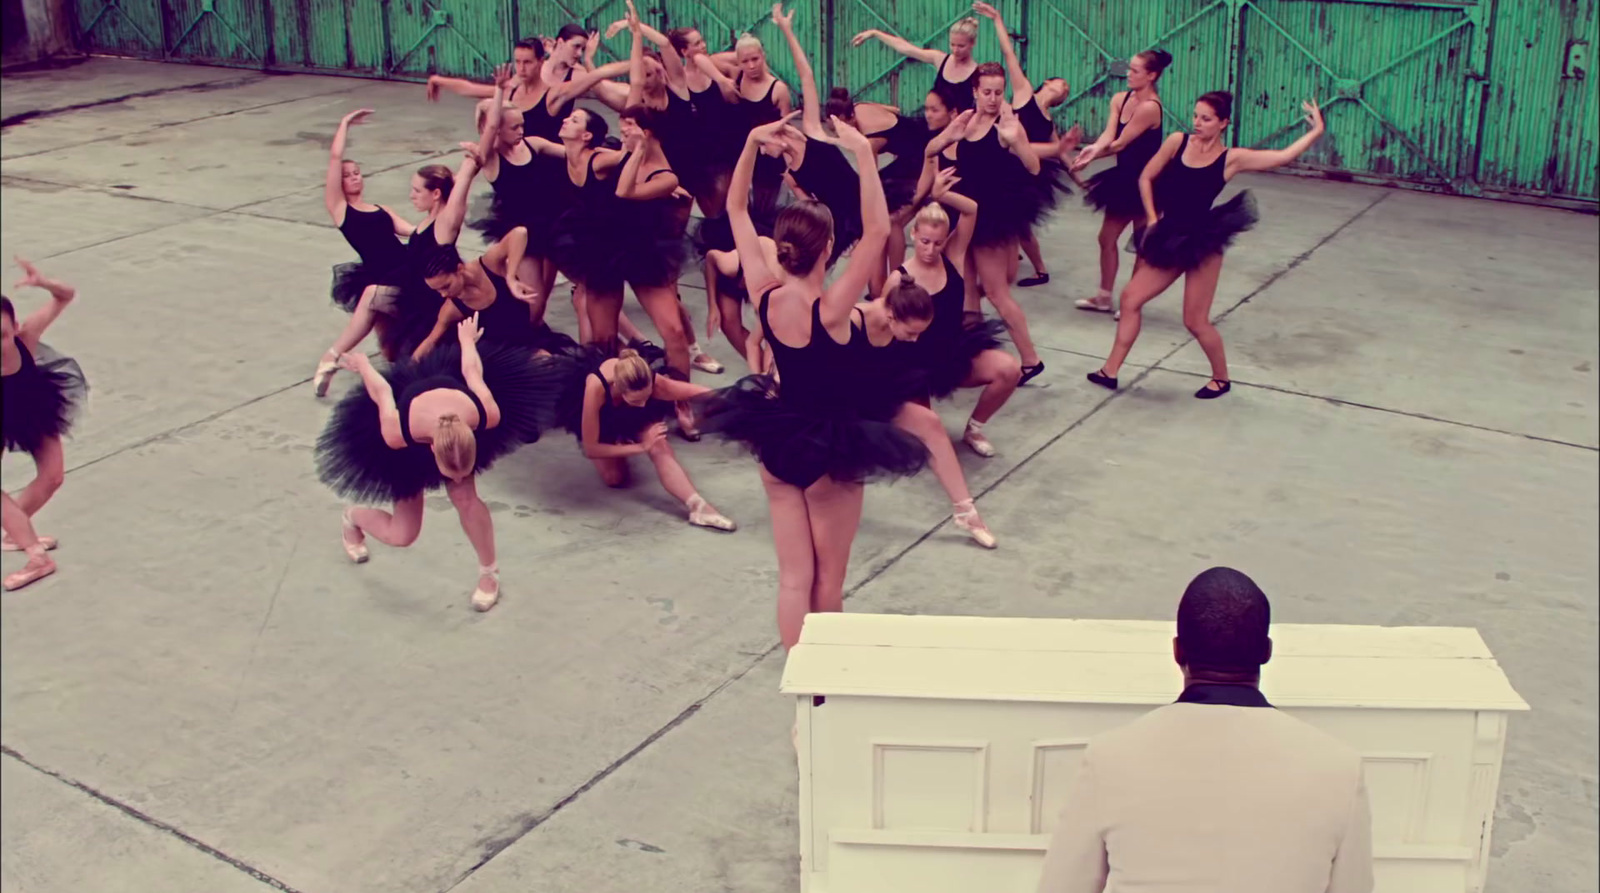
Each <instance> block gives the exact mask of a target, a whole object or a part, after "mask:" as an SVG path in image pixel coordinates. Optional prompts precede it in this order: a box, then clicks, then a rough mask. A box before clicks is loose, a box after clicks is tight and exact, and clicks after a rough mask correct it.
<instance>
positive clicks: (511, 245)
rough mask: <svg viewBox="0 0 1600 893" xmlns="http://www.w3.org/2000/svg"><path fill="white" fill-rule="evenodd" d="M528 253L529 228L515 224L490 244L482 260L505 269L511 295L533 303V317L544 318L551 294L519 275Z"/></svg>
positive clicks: (491, 265)
mask: <svg viewBox="0 0 1600 893" xmlns="http://www.w3.org/2000/svg"><path fill="white" fill-rule="evenodd" d="M527 253H528V229H527V227H523V226H514V227H512V228H511V231H510V232H508V233H506V234H505V235H504V236H502V237H501V239H500V241H498V242H496V243H494V244H493V245H490V246H489V250H488V251H485V252H484V253H483V257H482V258H481V260H482V261H483V264H484V265H485V266H487V267H491V268H494V269H500V270H504V271H505V272H504V273H501V274H500V275H501V276H502V277H504V279H505V280H506V287H507V288H509V289H511V296H512V297H514V298H516V299H517V300H519V301H525V302H527V303H529V304H531V305H533V309H532V311H531V313H532V315H533V318H534V319H535V320H542V319H544V308H545V304H546V302H547V301H548V300H549V297H550V296H549V295H543V294H540V293H539V291H538V290H537V289H535V288H534V287H533V286H531V285H529V284H527V283H525V282H523V281H522V280H521V279H519V278H518V276H517V273H518V271H519V270H520V269H521V268H522V259H523V257H525V256H526V255H527Z"/></svg>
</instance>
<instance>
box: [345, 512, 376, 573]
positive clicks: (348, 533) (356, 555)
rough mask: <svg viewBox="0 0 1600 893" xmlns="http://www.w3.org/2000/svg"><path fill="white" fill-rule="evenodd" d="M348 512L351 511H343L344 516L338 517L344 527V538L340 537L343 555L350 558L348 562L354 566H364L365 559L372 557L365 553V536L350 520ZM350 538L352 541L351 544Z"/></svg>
mask: <svg viewBox="0 0 1600 893" xmlns="http://www.w3.org/2000/svg"><path fill="white" fill-rule="evenodd" d="M350 512H351V509H345V510H344V514H343V515H340V516H339V520H340V522H341V523H342V526H343V527H344V536H343V537H342V540H343V542H344V554H346V555H348V556H350V560H351V561H352V562H355V563H356V564H365V563H366V561H367V559H368V558H370V557H372V556H371V555H370V554H369V553H368V552H367V535H366V534H364V533H362V532H361V528H359V527H357V526H356V522H354V521H352V520H350ZM352 538H353V539H354V541H353V542H352Z"/></svg>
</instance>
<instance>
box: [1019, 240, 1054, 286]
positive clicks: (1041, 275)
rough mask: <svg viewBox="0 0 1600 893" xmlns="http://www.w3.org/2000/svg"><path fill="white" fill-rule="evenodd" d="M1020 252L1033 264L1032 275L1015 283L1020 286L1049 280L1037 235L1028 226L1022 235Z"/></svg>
mask: <svg viewBox="0 0 1600 893" xmlns="http://www.w3.org/2000/svg"><path fill="white" fill-rule="evenodd" d="M1021 248H1022V253H1023V254H1026V255H1027V256H1028V263H1030V264H1033V276H1032V277H1031V278H1029V279H1024V280H1023V281H1021V282H1019V283H1017V284H1018V285H1020V286H1030V285H1043V284H1044V283H1046V282H1049V281H1050V271H1048V270H1046V269H1045V268H1044V254H1043V253H1041V252H1040V251H1039V237H1038V235H1036V234H1035V233H1034V231H1033V229H1032V228H1031V227H1030V228H1029V229H1028V234H1027V235H1026V236H1023V237H1022V245H1021Z"/></svg>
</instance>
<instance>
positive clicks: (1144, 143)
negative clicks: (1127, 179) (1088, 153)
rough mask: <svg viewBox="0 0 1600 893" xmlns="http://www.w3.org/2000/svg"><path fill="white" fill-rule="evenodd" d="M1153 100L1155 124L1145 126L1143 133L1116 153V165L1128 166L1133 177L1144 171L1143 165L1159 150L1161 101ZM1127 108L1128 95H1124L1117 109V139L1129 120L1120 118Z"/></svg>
mask: <svg viewBox="0 0 1600 893" xmlns="http://www.w3.org/2000/svg"><path fill="white" fill-rule="evenodd" d="M1153 101H1154V102H1155V104H1156V123H1155V126H1153V127H1149V128H1146V130H1145V132H1144V133H1141V134H1139V135H1138V136H1136V137H1134V138H1133V142H1131V143H1129V144H1128V145H1127V146H1125V147H1124V148H1123V150H1122V151H1121V152H1118V153H1117V167H1121V168H1129V169H1130V170H1131V171H1132V173H1133V176H1135V177H1137V176H1139V175H1140V174H1142V173H1144V167H1145V165H1147V164H1149V163H1150V159H1152V158H1154V157H1156V153H1157V152H1159V151H1161V139H1162V136H1161V101H1160V100H1153ZM1127 108H1128V97H1126V96H1125V97H1123V99H1122V105H1121V106H1120V107H1119V108H1118V109H1117V138H1118V139H1121V138H1122V131H1123V130H1125V129H1127V126H1128V124H1129V121H1124V120H1122V114H1123V112H1125V111H1127ZM1131 120H1132V119H1130V121H1131Z"/></svg>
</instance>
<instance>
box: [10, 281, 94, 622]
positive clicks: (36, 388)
mask: <svg viewBox="0 0 1600 893" xmlns="http://www.w3.org/2000/svg"><path fill="white" fill-rule="evenodd" d="M17 264H18V265H19V266H21V267H22V272H23V277H22V279H21V280H19V281H18V282H17V288H28V287H34V288H42V289H44V290H45V291H48V292H49V293H50V303H49V304H46V305H45V306H43V307H41V308H39V309H38V310H35V311H34V312H33V313H31V314H29V315H28V318H27V319H25V320H23V321H22V323H21V324H20V325H18V323H17V308H16V307H15V306H14V305H12V303H11V299H10V298H7V297H0V375H3V376H4V378H3V379H0V381H4V383H5V390H4V400H5V407H4V411H5V419H4V422H3V425H4V437H5V447H6V452H8V453H9V452H23V453H28V454H29V455H31V456H32V457H33V464H34V467H35V468H36V469H37V471H38V474H37V475H36V476H35V477H34V479H33V480H32V481H31V482H29V484H28V485H27V486H26V487H23V488H22V489H21V490H18V491H17V494H16V496H12V495H11V494H10V493H0V509H3V513H0V521H3V522H4V524H3V526H4V528H5V537H4V539H3V540H0V548H3V549H4V550H5V551H7V552H26V553H27V554H28V563H27V564H26V565H24V566H23V568H22V570H20V571H17V572H16V573H14V574H10V575H8V576H7V577H6V578H5V580H4V586H5V589H6V591H8V592H9V591H10V590H13V589H21V588H22V587H24V586H26V585H28V584H29V583H32V582H34V581H35V580H40V579H43V578H45V577H48V576H50V575H51V574H53V573H55V572H56V563H55V562H54V561H53V560H51V558H50V556H49V555H48V554H46V553H48V552H49V551H50V550H51V549H54V548H55V547H56V541H55V540H54V539H53V538H51V537H48V536H39V535H38V534H37V533H35V532H34V529H33V516H34V515H35V514H37V513H38V511H39V509H41V508H43V507H44V504H45V503H46V502H49V501H50V497H52V496H54V495H55V494H56V491H57V490H59V489H61V483H62V481H63V480H64V479H65V477H66V473H67V471H66V459H65V458H64V456H63V454H62V450H61V438H62V436H63V435H65V434H66V433H67V432H68V431H69V430H70V429H71V427H72V420H73V416H74V415H75V414H76V411H77V409H78V407H79V406H81V405H82V403H83V399H84V397H85V396H87V394H88V391H89V385H88V383H87V381H86V380H85V379H84V377H83V370H82V369H80V368H78V364H77V362H76V361H74V360H73V359H72V358H71V357H64V356H61V355H60V354H58V353H56V352H55V351H53V350H51V349H50V347H49V345H47V344H43V343H41V342H40V341H39V338H40V336H42V335H43V334H44V331H45V329H47V328H49V327H50V324H51V323H53V322H55V320H56V317H58V316H60V315H61V311H62V310H64V309H66V306H67V304H68V303H70V302H71V301H72V298H73V296H74V295H76V294H77V292H76V291H74V290H73V288H72V286H70V285H66V284H64V283H61V282H57V281H56V280H54V279H47V278H45V277H44V276H42V275H40V273H39V271H38V270H37V269H35V268H34V266H33V264H30V263H28V262H27V261H25V260H23V259H22V258H20V257H19V258H17Z"/></svg>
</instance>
